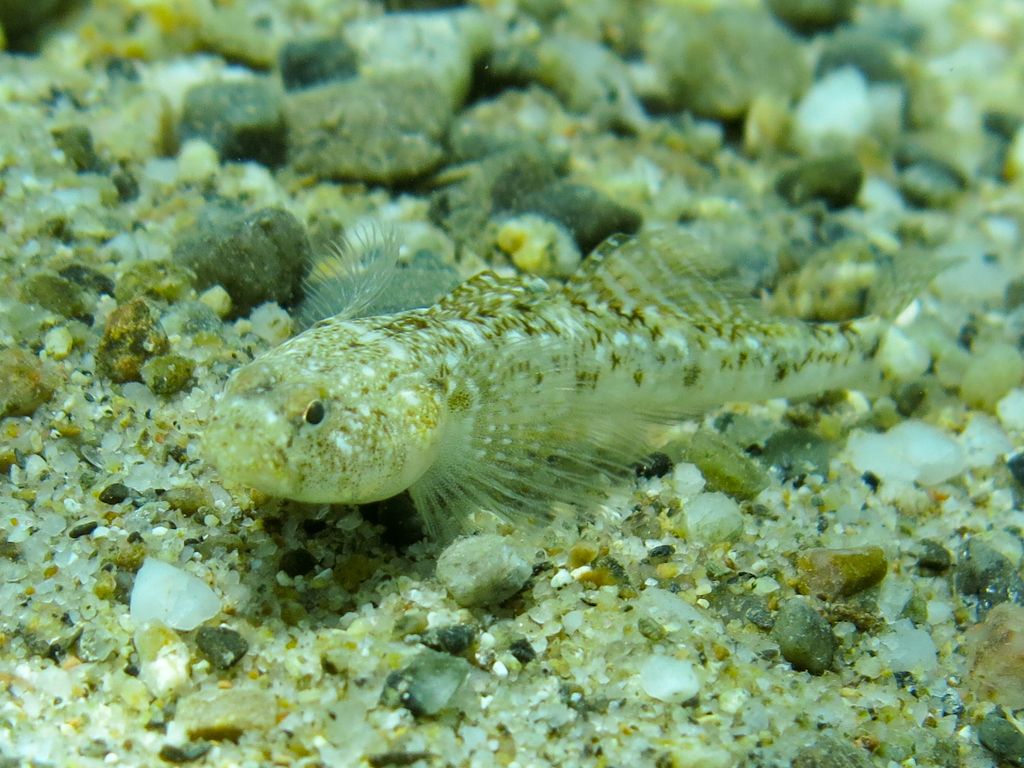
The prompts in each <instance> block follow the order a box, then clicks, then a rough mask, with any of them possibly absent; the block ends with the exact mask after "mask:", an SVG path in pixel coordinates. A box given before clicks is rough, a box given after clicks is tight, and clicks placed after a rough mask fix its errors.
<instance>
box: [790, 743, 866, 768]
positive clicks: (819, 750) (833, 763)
mask: <svg viewBox="0 0 1024 768" xmlns="http://www.w3.org/2000/svg"><path fill="white" fill-rule="evenodd" d="M873 766H874V763H873V762H871V758H870V757H868V755H867V753H866V752H865V751H864V750H862V749H857V747H855V746H853V745H852V744H850V743H849V742H848V741H846V740H844V739H839V738H836V737H835V736H831V735H823V736H819V737H818V738H817V739H815V741H814V743H813V744H808V745H807V746H805V747H801V748H800V750H799V751H798V752H797V753H796V755H794V756H793V762H792V765H791V768H873Z"/></svg>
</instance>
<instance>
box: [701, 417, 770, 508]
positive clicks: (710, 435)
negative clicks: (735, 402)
mask: <svg viewBox="0 0 1024 768" xmlns="http://www.w3.org/2000/svg"><path fill="white" fill-rule="evenodd" d="M682 452H683V459H684V460H685V461H688V462H690V463H691V464H694V465H696V466H697V468H698V469H699V470H700V474H701V475H703V476H704V479H705V480H707V482H708V484H709V485H711V486H712V487H713V488H715V489H716V490H719V491H722V493H725V494H727V495H729V496H732V497H734V498H737V499H741V500H745V499H752V498H754V497H755V496H757V494H759V493H760V492H761V491H762V490H764V489H765V488H766V487H767V486H768V483H769V477H768V473H767V472H765V470H764V469H762V468H761V467H760V466H758V464H757V463H756V462H754V461H751V460H750V459H749V458H748V457H747V456H746V454H744V453H743V452H742V451H741V450H740V449H739V448H738V447H737V446H736V445H735V444H733V443H732V442H731V441H729V440H727V439H726V438H724V437H722V436H721V435H719V434H716V433H714V432H710V431H709V430H704V429H702V430H698V431H697V432H695V433H694V434H693V436H692V438H691V439H690V441H689V442H688V443H687V444H686V445H685V446H683V449H682Z"/></svg>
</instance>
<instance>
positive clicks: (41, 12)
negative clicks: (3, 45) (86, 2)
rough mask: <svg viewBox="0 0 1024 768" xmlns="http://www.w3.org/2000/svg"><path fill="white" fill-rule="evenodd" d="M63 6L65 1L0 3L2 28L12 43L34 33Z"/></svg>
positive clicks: (16, 0)
mask: <svg viewBox="0 0 1024 768" xmlns="http://www.w3.org/2000/svg"><path fill="white" fill-rule="evenodd" d="M62 5H69V3H67V2H64V0H4V2H2V3H0V26H2V27H3V29H4V33H5V34H6V35H7V37H8V39H9V40H10V41H11V42H12V43H17V42H18V40H17V38H19V37H21V36H22V35H28V34H30V33H31V32H34V31H35V30H36V29H37V28H38V27H39V26H41V25H42V24H43V22H45V21H46V20H47V18H49V17H50V16H51V15H52V14H53V13H54V12H56V11H57V9H58V8H60V7H61V6H62Z"/></svg>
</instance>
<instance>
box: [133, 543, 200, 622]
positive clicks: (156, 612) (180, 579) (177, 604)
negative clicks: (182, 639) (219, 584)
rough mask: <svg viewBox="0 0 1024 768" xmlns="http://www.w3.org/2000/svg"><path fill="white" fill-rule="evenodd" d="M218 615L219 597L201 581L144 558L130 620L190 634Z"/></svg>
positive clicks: (178, 569) (137, 575)
mask: <svg viewBox="0 0 1024 768" xmlns="http://www.w3.org/2000/svg"><path fill="white" fill-rule="evenodd" d="M219 612H220V598H218V597H217V595H216V594H215V593H214V591H213V590H212V589H210V588H209V587H208V586H207V585H206V583H205V582H203V581H202V579H199V578H196V577H195V576H193V575H192V574H190V573H186V572H185V571H183V570H181V569H180V568H176V567H175V566H173V565H171V564H169V563H165V562H163V561H162V560H154V559H152V558H146V562H144V563H143V564H142V567H141V568H140V569H139V572H138V573H136V574H135V584H134V586H133V587H132V597H131V617H132V621H134V622H135V623H136V624H142V623H143V622H147V621H159V622H161V623H163V624H166V625H167V626H168V627H171V628H172V629H180V630H183V631H186V632H187V631H189V630H192V629H195V628H196V627H198V626H199V625H200V624H202V623H203V622H204V621H206V620H207V619H212V618H213V617H214V616H216V615H217V614H218V613H219Z"/></svg>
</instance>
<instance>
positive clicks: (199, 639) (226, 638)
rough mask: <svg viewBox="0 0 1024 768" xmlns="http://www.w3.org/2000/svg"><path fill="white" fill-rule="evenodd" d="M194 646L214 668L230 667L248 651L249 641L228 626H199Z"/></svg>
mask: <svg viewBox="0 0 1024 768" xmlns="http://www.w3.org/2000/svg"><path fill="white" fill-rule="evenodd" d="M196 646H197V647H198V648H199V650H200V651H202V653H203V655H204V656H205V657H206V658H207V659H209V660H210V663H211V664H212V665H213V666H214V668H215V669H230V668H231V667H233V666H234V665H235V664H237V663H238V662H239V660H240V659H241V658H242V657H243V656H245V654H246V653H248V652H249V643H248V642H246V640H245V638H244V637H242V636H241V635H240V634H238V633H237V632H236V631H235V630H233V629H231V628H229V627H200V628H199V631H198V632H196Z"/></svg>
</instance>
